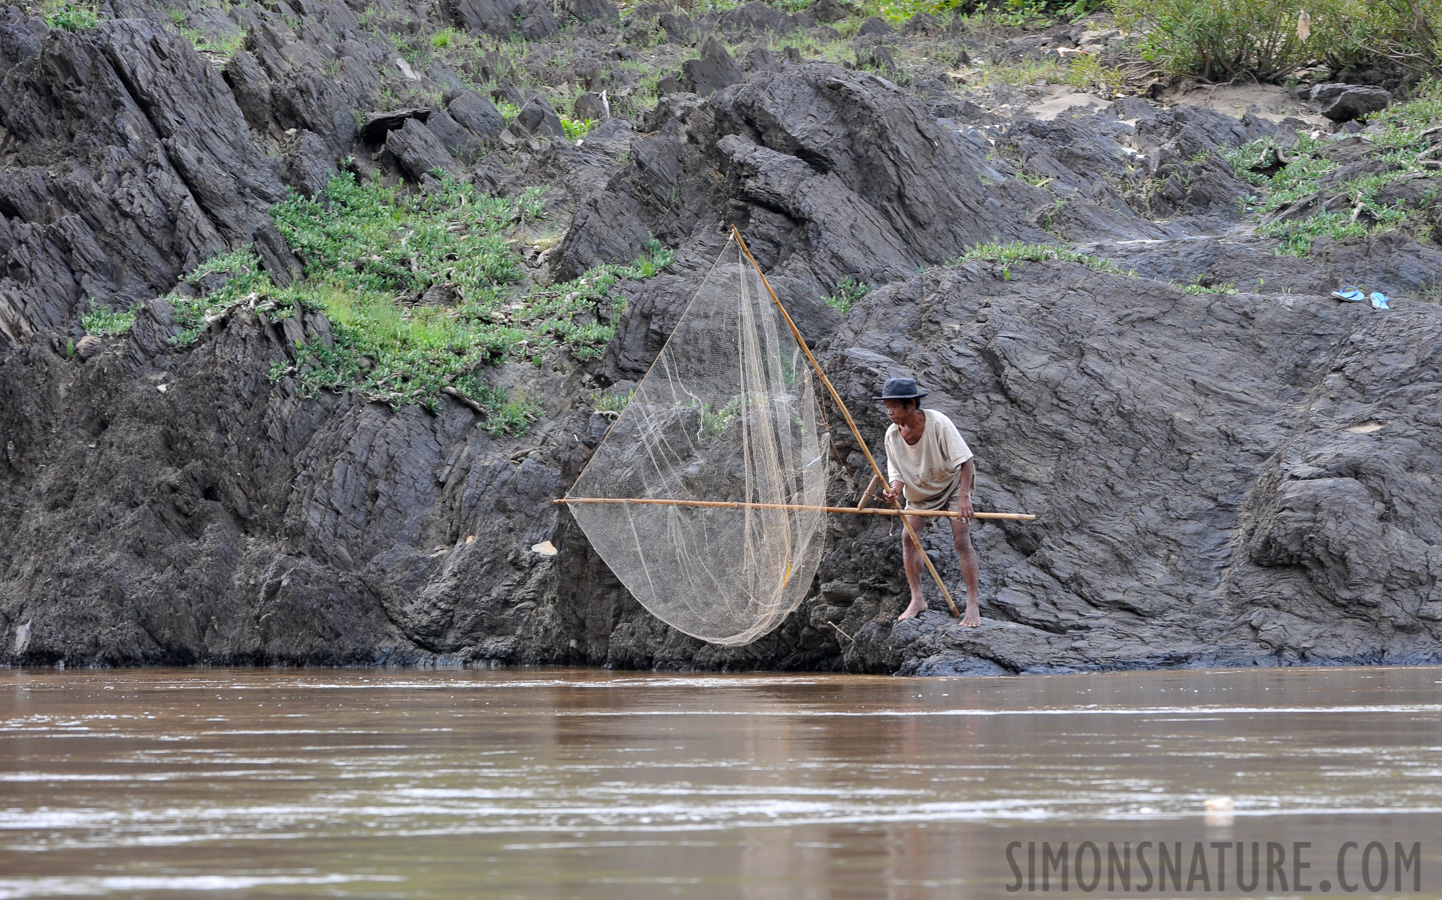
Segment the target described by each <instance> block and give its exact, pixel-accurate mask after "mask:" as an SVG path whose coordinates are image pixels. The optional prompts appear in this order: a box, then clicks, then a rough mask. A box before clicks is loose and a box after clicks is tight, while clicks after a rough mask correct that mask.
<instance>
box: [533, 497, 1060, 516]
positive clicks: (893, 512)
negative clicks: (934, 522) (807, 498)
mask: <svg viewBox="0 0 1442 900" xmlns="http://www.w3.org/2000/svg"><path fill="white" fill-rule="evenodd" d="M551 502H552V503H555V504H557V505H558V506H565V505H568V504H573V503H611V504H618V505H619V504H632V503H633V504H636V505H639V506H688V507H700V508H703V509H784V510H789V511H793V512H816V511H818V510H819V511H821V512H827V513H847V514H850V515H854V516H916V517H917V518H924V519H955V518H957V517H958V515H959V514H958V513H957V511H956V510H954V509H909V510H908V509H895V508H892V509H880V508H871V509H867V508H864V507H857V506H811V505H808V504H805V503H746V502H743V501H740V500H672V499H668V498H665V497H562V498H560V499H559V500H553V501H551ZM972 516H973V518H977V519H1003V520H1007V521H1012V522H1034V521H1036V516H1034V515H1032V514H1031V513H1002V512H979V513H972Z"/></svg>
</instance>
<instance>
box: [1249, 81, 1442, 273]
mask: <svg viewBox="0 0 1442 900" xmlns="http://www.w3.org/2000/svg"><path fill="white" fill-rule="evenodd" d="M1439 118H1442V81H1438V80H1432V81H1428V82H1424V83H1423V85H1422V86H1421V87H1420V89H1419V90H1418V92H1417V94H1416V96H1415V99H1413V100H1412V101H1410V102H1407V103H1403V104H1399V105H1397V106H1393V107H1392V108H1390V109H1388V110H1385V111H1384V112H1381V113H1378V114H1377V115H1375V116H1373V117H1372V122H1373V124H1374V125H1379V126H1381V127H1380V130H1378V131H1376V132H1375V133H1373V134H1372V136H1371V137H1372V144H1373V146H1374V147H1376V148H1377V151H1378V162H1379V164H1380V167H1379V170H1378V171H1372V172H1370V173H1368V174H1364V175H1359V176H1358V177H1356V178H1353V179H1350V180H1348V181H1345V182H1341V183H1329V184H1327V185H1326V189H1325V191H1323V190H1322V186H1323V183H1324V179H1325V178H1326V176H1328V175H1329V174H1331V173H1332V172H1334V171H1336V169H1337V168H1338V165H1337V163H1336V162H1335V161H1334V160H1332V159H1330V158H1329V157H1328V156H1327V155H1326V153H1325V151H1326V149H1327V147H1328V142H1327V141H1325V140H1314V139H1312V138H1310V137H1308V136H1307V135H1305V134H1304V135H1300V136H1299V137H1298V139H1297V142H1296V143H1295V144H1293V145H1292V146H1291V147H1290V148H1288V149H1287V150H1286V151H1285V154H1286V158H1287V163H1286V165H1285V166H1282V167H1281V168H1280V169H1279V170H1278V171H1277V172H1275V173H1274V174H1272V175H1270V176H1267V175H1261V174H1259V173H1257V172H1256V171H1253V169H1254V167H1256V166H1257V164H1258V163H1259V162H1263V163H1267V162H1271V161H1272V160H1274V159H1275V158H1276V154H1277V152H1278V148H1277V146H1276V144H1275V143H1274V142H1272V141H1271V140H1270V139H1267V140H1262V141H1256V142H1254V143H1251V144H1247V145H1246V146H1243V147H1241V148H1239V149H1238V150H1235V151H1233V152H1231V153H1228V154H1227V155H1226V158H1227V160H1228V161H1229V162H1231V164H1232V167H1233V169H1234V171H1236V173H1237V175H1238V177H1240V178H1242V179H1243V180H1245V181H1247V182H1249V183H1251V184H1253V185H1256V186H1257V187H1259V188H1262V189H1263V193H1264V196H1262V197H1261V198H1260V199H1259V200H1258V201H1257V202H1256V204H1255V209H1256V212H1257V214H1258V215H1259V216H1261V217H1263V218H1265V217H1267V216H1269V215H1270V214H1272V213H1277V212H1280V211H1281V210H1283V209H1284V208H1286V207H1291V206H1293V205H1294V204H1299V203H1307V202H1311V203H1313V205H1314V207H1315V211H1314V212H1312V213H1311V214H1310V215H1301V216H1295V217H1291V218H1285V219H1281V220H1276V221H1270V222H1264V224H1262V225H1261V226H1260V227H1259V228H1258V229H1257V230H1258V231H1259V232H1260V233H1261V234H1264V235H1267V236H1268V237H1274V238H1277V239H1278V241H1279V242H1280V243H1279V244H1278V246H1277V253H1279V254H1282V255H1286V256H1306V255H1307V253H1308V252H1310V250H1311V248H1312V242H1313V241H1315V240H1317V239H1318V238H1321V237H1328V238H1332V239H1333V240H1343V239H1346V238H1351V237H1365V236H1368V235H1372V234H1376V233H1379V232H1382V231H1389V230H1400V231H1404V232H1408V233H1417V234H1420V233H1421V232H1423V231H1425V230H1429V229H1430V228H1431V227H1432V226H1433V222H1432V219H1431V218H1429V216H1430V214H1431V207H1433V206H1435V198H1434V199H1433V200H1432V201H1428V202H1424V203H1423V204H1422V205H1421V206H1420V207H1419V206H1415V205H1414V206H1411V207H1406V206H1398V205H1387V204H1384V203H1383V202H1382V200H1381V198H1382V196H1383V192H1384V190H1385V189H1386V188H1388V187H1389V186H1392V185H1395V184H1397V183H1399V182H1403V181H1406V180H1408V179H1411V178H1413V177H1416V176H1417V173H1419V172H1422V171H1424V170H1423V168H1422V166H1423V163H1424V161H1425V160H1424V158H1423V157H1424V154H1430V153H1432V152H1433V149H1434V147H1435V146H1436V145H1435V144H1434V143H1433V140H1432V139H1433V138H1434V137H1435V134H1428V133H1427V131H1428V129H1429V128H1431V127H1433V126H1434V125H1435V123H1436V122H1437V121H1439ZM1336 197H1341V198H1344V199H1345V208H1340V209H1338V208H1334V209H1332V210H1327V209H1324V208H1322V206H1321V204H1320V203H1319V202H1317V201H1319V200H1320V199H1321V198H1336Z"/></svg>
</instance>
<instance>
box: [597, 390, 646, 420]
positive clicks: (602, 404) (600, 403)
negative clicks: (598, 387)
mask: <svg viewBox="0 0 1442 900" xmlns="http://www.w3.org/2000/svg"><path fill="white" fill-rule="evenodd" d="M635 396H636V391H635V389H634V388H633V389H631V390H629V391H627V392H626V393H624V394H607V393H603V392H601V391H597V392H596V393H595V394H593V395H592V396H591V405H592V407H593V408H594V409H595V410H596V412H598V413H600V414H601V415H603V416H606V417H608V418H612V419H615V418H618V417H620V415H621V413H623V412H625V411H626V407H628V406H630V405H631V398H633V397H635Z"/></svg>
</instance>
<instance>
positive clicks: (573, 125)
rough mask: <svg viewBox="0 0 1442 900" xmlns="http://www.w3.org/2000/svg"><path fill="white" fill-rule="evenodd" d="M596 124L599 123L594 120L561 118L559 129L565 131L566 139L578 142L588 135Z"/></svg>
mask: <svg viewBox="0 0 1442 900" xmlns="http://www.w3.org/2000/svg"><path fill="white" fill-rule="evenodd" d="M598 124H600V123H599V122H597V121H596V120H595V119H571V118H567V117H566V116H561V127H562V128H563V129H565V131H566V139H567V140H570V141H579V140H580V139H581V138H583V137H585V136H586V135H588V134H590V133H591V131H592V130H593V129H594V128H595V127H596V126H597V125H598Z"/></svg>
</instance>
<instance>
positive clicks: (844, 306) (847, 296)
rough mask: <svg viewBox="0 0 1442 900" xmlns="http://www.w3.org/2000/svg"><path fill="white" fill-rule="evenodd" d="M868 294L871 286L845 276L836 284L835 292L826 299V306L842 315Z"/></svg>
mask: <svg viewBox="0 0 1442 900" xmlns="http://www.w3.org/2000/svg"><path fill="white" fill-rule="evenodd" d="M869 293H871V285H869V284H867V283H866V282H864V281H861V280H860V279H857V278H853V277H852V276H850V275H847V276H846V277H845V278H843V279H841V280H840V281H838V282H837V283H836V292H835V293H833V294H832V295H831V296H830V297H827V298H826V305H827V306H829V307H831V308H832V309H834V310H836V311H837V312H839V313H842V314H843V315H844V314H846V313H849V312H851V307H853V306H855V305H856V304H857V303H858V302H859V301H860V300H861V298H862V297H865V296H866V295H867V294H869Z"/></svg>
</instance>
